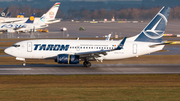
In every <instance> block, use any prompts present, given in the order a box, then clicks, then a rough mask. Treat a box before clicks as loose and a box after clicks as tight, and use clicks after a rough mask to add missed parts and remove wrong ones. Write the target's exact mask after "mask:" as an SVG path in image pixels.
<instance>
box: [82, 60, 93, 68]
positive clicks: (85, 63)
mask: <svg viewBox="0 0 180 101" xmlns="http://www.w3.org/2000/svg"><path fill="white" fill-rule="evenodd" d="M83 65H84V66H85V67H91V62H89V61H87V60H85V61H84V63H83Z"/></svg>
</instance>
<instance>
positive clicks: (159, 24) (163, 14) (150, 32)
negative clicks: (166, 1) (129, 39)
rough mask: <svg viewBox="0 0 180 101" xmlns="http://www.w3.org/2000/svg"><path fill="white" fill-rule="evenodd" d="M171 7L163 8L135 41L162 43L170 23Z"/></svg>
mask: <svg viewBox="0 0 180 101" xmlns="http://www.w3.org/2000/svg"><path fill="white" fill-rule="evenodd" d="M170 10H171V8H170V7H163V8H162V9H161V10H160V11H159V12H158V13H157V14H156V16H155V17H154V18H153V19H152V20H151V22H150V23H149V24H148V25H147V26H146V27H145V28H144V29H143V30H142V31H141V33H140V34H139V36H138V37H137V38H136V39H135V41H143V42H161V41H162V37H163V34H164V32H165V28H166V25H167V22H168V17H169V13H170Z"/></svg>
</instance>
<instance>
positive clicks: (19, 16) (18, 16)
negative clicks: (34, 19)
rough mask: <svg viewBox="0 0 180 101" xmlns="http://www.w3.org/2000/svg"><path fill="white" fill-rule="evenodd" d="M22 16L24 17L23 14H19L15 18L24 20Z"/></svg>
mask: <svg viewBox="0 0 180 101" xmlns="http://www.w3.org/2000/svg"><path fill="white" fill-rule="evenodd" d="M24 16H25V13H19V14H18V15H17V18H24Z"/></svg>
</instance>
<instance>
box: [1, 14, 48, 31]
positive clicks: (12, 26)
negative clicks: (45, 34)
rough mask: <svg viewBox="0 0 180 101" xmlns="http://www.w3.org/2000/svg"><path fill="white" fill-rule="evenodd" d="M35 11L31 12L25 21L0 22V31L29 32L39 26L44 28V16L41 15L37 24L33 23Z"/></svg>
mask: <svg viewBox="0 0 180 101" xmlns="http://www.w3.org/2000/svg"><path fill="white" fill-rule="evenodd" d="M34 20H35V13H33V14H32V15H31V16H30V17H29V19H28V20H27V21H26V22H25V23H0V31H2V32H10V33H12V32H19V31H23V32H29V31H33V30H36V29H40V28H45V27H47V26H48V25H45V20H46V18H45V16H42V17H41V19H40V20H39V23H38V24H34V23H33V22H34Z"/></svg>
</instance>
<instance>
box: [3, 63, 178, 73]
mask: <svg viewBox="0 0 180 101" xmlns="http://www.w3.org/2000/svg"><path fill="white" fill-rule="evenodd" d="M78 74H83V75H91V74H180V64H169V65H167V64H153V65H152V64H93V65H92V67H91V68H87V67H83V65H59V64H53V65H45V64H39V65H38V64H31V65H30V64H29V65H27V66H26V67H23V66H21V65H0V75H78Z"/></svg>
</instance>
